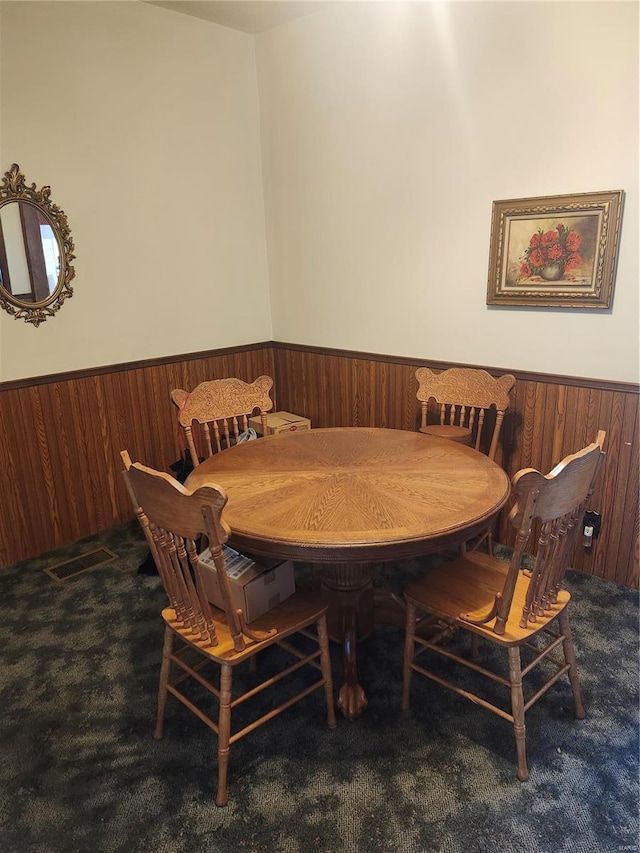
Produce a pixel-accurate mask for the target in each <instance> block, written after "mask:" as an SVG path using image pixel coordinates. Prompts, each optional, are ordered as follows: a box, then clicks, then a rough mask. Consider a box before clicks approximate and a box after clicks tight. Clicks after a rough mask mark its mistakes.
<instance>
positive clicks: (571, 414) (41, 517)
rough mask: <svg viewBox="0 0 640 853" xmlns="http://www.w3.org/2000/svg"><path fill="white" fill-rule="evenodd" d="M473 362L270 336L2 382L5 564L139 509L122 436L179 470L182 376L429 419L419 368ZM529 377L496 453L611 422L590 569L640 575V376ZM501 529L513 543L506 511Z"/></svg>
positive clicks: (586, 560)
mask: <svg viewBox="0 0 640 853" xmlns="http://www.w3.org/2000/svg"><path fill="white" fill-rule="evenodd" d="M421 365H425V366H427V367H431V368H432V369H434V370H443V369H445V368H447V367H469V366H473V365H462V364H452V363H444V362H433V361H420V360H413V359H407V358H400V357H394V356H386V355H377V354H369V353H353V352H348V351H341V350H330V349H322V348H318V347H304V346H301V345H296V344H286V343H271V342H269V343H260V344H256V345H254V346H244V347H236V348H231V349H227V350H218V351H213V352H209V353H194V354H189V355H182V356H172V357H169V358H165V359H155V360H151V361H146V362H136V363H133V364H128V365H116V366H113V367H104V368H99V369H96V370H86V371H78V372H74V373H69V374H61V375H57V376H50V377H40V378H36V379H31V380H20V381H17V382H7V383H3V384H0V466H2V467H1V470H2V478H1V479H0V507H1V509H2V511H1V513H0V565H2V566H6V565H10V564H12V563H15V562H17V561H19V560H22V559H26V558H29V557H33V556H36V555H39V554H42V553H44V552H46V551H50V550H52V549H54V548H57V547H64V546H67V545H70V544H71V543H73V542H76V541H77V540H78V539H81V538H83V537H85V536H89V535H91V534H93V533H97V532H99V531H101V530H104V529H106V528H108V527H110V526H111V525H112V524H114V523H118V522H121V521H125V520H128V519H130V518H131V517H132V513H131V507H130V504H129V500H128V497H127V495H126V493H125V490H124V485H123V483H122V477H121V475H120V470H121V461H120V456H119V453H120V450H121V449H122V448H127V449H128V450H129V452H130V453H131V456H132V458H133V459H139V460H140V461H142V462H145V463H147V464H149V465H151V466H153V467H155V468H160V469H162V470H169V466H170V465H171V463H172V462H174V461H175V460H176V459H177V458H178V456H179V453H180V450H179V447H180V445H179V441H178V433H177V429H176V412H175V407H174V406H173V404H172V403H171V401H170V399H169V393H170V391H171V390H172V389H173V388H185V389H187V390H190V389H192V388H194V387H195V386H196V385H197V384H198V383H199V382H202V381H204V380H206V379H216V378H223V377H227V376H237V377H239V378H240V379H244V380H245V381H247V382H250V381H252V380H253V379H255V378H256V377H257V376H259V375H261V374H263V373H266V374H268V375H270V376H272V377H273V379H274V381H275V386H274V389H273V399H274V409H280V410H285V411H290V412H295V413H296V414H300V415H304V416H306V417H308V418H310V419H311V423H312V426H313V427H332V426H379V427H388V428H391V429H409V430H414V429H417V428H418V425H419V419H420V407H419V404H418V401H417V400H416V389H417V383H416V379H415V375H414V374H415V370H416V368H417V367H419V366H421ZM486 369H487V370H488V371H489V372H490V373H492V374H493V375H500V374H502V373H513V374H514V375H515V377H516V386H515V389H514V392H513V394H512V405H511V407H510V409H509V411H508V412H507V415H506V417H505V422H504V426H503V429H502V435H501V441H500V448H499V451H498V454H497V456H496V460H497V461H498V462H499V463H500V464H502V465H503V466H504V468H505V470H506V471H507V472H508V473H509V474H510V475H513V474H514V473H515V472H516V471H518V470H519V469H520V468H525V467H532V468H537V469H539V470H541V471H549V470H550V469H551V468H552V467H553V466H554V465H555V464H556V463H557V462H559V461H560V459H562V457H563V456H565V455H567V454H568V453H572V452H574V451H575V450H578V449H579V448H581V447H584V446H585V445H586V444H588V443H589V442H590V441H592V440H593V439H594V437H595V435H596V433H597V431H598V429H604V430H606V432H607V440H606V444H605V450H606V451H607V459H606V462H605V468H604V472H603V476H602V478H601V480H600V483H599V485H598V488H597V490H596V493H595V494H594V498H593V503H592V509H594V510H597V511H598V512H600V513H601V516H602V532H601V534H600V537H599V539H598V540H597V541H596V542H595V543H594V545H593V547H592V548H590V549H584V548H582V547H579V548H578V550H577V553H576V555H575V560H574V566H575V568H576V569H578V570H580V571H583V572H587V573H590V574H594V575H597V576H599V577H602V578H607V579H609V580H612V581H615V582H617V583H621V584H624V585H626V586H629V587H633V588H637V587H638V586H639V585H640V573H639V563H640V549H639V533H640V531H639V512H638V495H639V490H640V471H639V463H640V446H639V440H638V434H639V429H640V418H639V401H640V394H639V389H638V387H637V386H635V385H631V384H624V383H615V382H604V381H600V380H589V379H581V378H573V377H562V376H546V375H541V374H533V373H525V372H522V371H518V370H515V369H513V368H510V367H509V366H506V367H504V368H500V369H497V368H492V367H487V368H486ZM497 534H498V539H499V540H500V541H503V542H505V543H507V544H512V542H513V533H512V531H511V529H510V528H509V526H508V524H507V520H506V512H503V513H502V515H501V517H500V519H499V522H498V530H497Z"/></svg>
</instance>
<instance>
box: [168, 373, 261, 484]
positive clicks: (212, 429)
mask: <svg viewBox="0 0 640 853" xmlns="http://www.w3.org/2000/svg"><path fill="white" fill-rule="evenodd" d="M272 387H273V379H271V377H270V376H259V377H258V378H257V379H255V380H254V381H253V382H251V383H248V382H243V380H242V379H235V378H229V379H212V380H210V381H208V382H201V383H200V384H199V385H197V386H196V387H195V388H194V389H193V391H183V389H182V388H175V389H174V390H173V391H172V392H171V400H172V402H173V403H175V405H176V406H177V408H178V423H179V425H180V428H181V429H182V430H183V431H184V436H185V438H186V442H187V447H188V448H189V452H190V454H191V461H192V463H193V466H194V468H195V467H197V466H198V465H199V464H200V459H201V458H207V457H209V456H211V455H212V454H213V453H217V452H218V451H220V450H223V449H224V448H227V447H230V446H231V445H232V444H235V442H237V440H238V438H239V436H240V434H241V433H243V432H246V430H247V429H248V426H249V418H250V417H251V415H253V414H255V413H256V412H257V413H258V414H259V415H260V419H261V425H262V434H263V435H266V434H267V412H270V411H271V409H272V408H273V401H272V399H271V397H270V395H269V392H270V390H271V388H272ZM194 421H196V422H197V423H198V424H200V425H201V441H200V447H197V446H196V445H197V442H196V440H195V439H194V435H193V428H192V424H193V422H194Z"/></svg>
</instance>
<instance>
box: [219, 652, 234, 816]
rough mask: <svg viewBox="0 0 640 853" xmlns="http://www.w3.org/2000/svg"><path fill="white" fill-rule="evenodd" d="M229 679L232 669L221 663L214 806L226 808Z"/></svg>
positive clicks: (229, 725)
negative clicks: (216, 790)
mask: <svg viewBox="0 0 640 853" xmlns="http://www.w3.org/2000/svg"><path fill="white" fill-rule="evenodd" d="M231 679H232V668H231V667H230V666H229V664H228V663H223V664H222V668H221V671H220V711H219V716H218V793H217V794H216V805H217V806H226V805H227V802H228V801H229V794H228V792H227V769H228V767H229V738H230V737H231Z"/></svg>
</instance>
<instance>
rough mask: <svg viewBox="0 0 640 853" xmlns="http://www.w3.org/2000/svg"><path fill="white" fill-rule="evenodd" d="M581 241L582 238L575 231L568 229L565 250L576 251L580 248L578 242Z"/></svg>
mask: <svg viewBox="0 0 640 853" xmlns="http://www.w3.org/2000/svg"><path fill="white" fill-rule="evenodd" d="M581 243H582V238H581V237H580V235H579V234H576V232H575V231H569V233H568V234H567V241H566V245H567V250H568V251H569V252H577V251H578V249H579V248H580V244H581Z"/></svg>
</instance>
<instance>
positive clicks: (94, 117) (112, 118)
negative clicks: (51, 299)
mask: <svg viewBox="0 0 640 853" xmlns="http://www.w3.org/2000/svg"><path fill="white" fill-rule="evenodd" d="M0 105H1V112H0V167H1V169H0V171H1V172H2V173H4V171H5V170H7V169H8V168H9V167H10V165H11V164H12V163H14V162H16V163H18V164H19V165H20V167H21V170H22V172H23V173H24V174H25V176H26V178H27V181H28V182H29V183H31V182H33V183H36V184H37V186H38V187H41V186H42V185H44V184H50V185H51V190H52V193H51V197H52V200H53V202H55V203H56V204H58V205H59V206H60V207H62V209H63V210H64V211H65V213H66V215H67V217H68V221H69V226H70V228H71V233H72V236H73V239H74V241H75V246H76V254H77V259H76V261H74V265H75V269H76V278H75V280H74V281H73V282H72V285H73V287H74V295H73V297H72V298H71V299H70V300H68V301H67V302H65V304H64V305H63V306H62V308H61V310H60V311H59V312H58V313H57V314H56V315H55V316H54V317H53V318H52V319H49V320H47V321H46V322H45V323H44V324H43V325H41V326H40V327H39V328H37V329H35V328H33V326H30V325H27V324H26V323H25V322H23V321H22V320H20V321H17V320H14V319H13V318H12V317H10V316H9V314H7V313H6V312H4V311H1V312H0V380H9V379H14V378H21V377H29V376H38V375H43V374H47V373H55V372H58V371H65V370H75V369H81V368H85V367H92V366H98V365H107V364H113V363H118V362H124V361H129V360H136V359H143V358H153V357H159V356H164V355H170V354H175V353H184V352H195V351H199V350H207V349H212V348H216V347H224V346H231V345H236V344H243V343H254V342H256V341H263V340H270V339H271V337H272V332H271V320H270V314H269V293H268V283H267V267H266V242H265V234H264V210H263V195H262V177H261V165H260V137H259V114H258V104H257V84H256V71H255V56H254V41H253V37H252V36H250V35H247V34H245V33H239V32H236V31H233V30H230V29H226V28H224V27H219V26H217V25H215V24H209V23H205V22H203V21H199V20H197V19H195V18H189V17H187V16H185V15H179V14H176V13H173V12H169V11H167V10H165V9H158V8H156V7H153V6H148V5H146V4H144V3H139V2H113V3H112V2H104V3H103V2H70V3H67V2H45V3H39V2H30V3H22V2H18V3H14V2H2V3H0Z"/></svg>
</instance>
